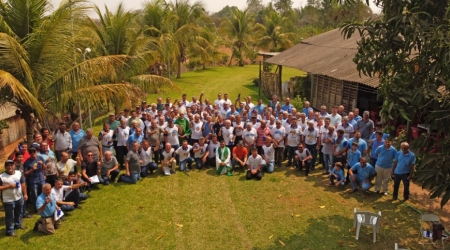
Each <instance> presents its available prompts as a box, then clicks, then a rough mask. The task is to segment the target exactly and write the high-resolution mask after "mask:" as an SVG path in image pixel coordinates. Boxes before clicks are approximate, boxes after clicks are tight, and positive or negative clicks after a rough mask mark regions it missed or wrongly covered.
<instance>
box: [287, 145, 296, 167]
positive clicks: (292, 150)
mask: <svg viewBox="0 0 450 250" xmlns="http://www.w3.org/2000/svg"><path fill="white" fill-rule="evenodd" d="M295 150H297V146H295V147H291V146H286V151H287V152H288V162H287V166H291V165H292V159H294V156H295Z"/></svg>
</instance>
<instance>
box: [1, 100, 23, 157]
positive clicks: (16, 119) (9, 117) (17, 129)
mask: <svg viewBox="0 0 450 250" xmlns="http://www.w3.org/2000/svg"><path fill="white" fill-rule="evenodd" d="M0 120H5V121H7V122H8V124H9V128H4V129H2V130H1V131H0V157H2V156H3V155H4V146H7V145H9V144H11V143H13V142H15V141H17V140H19V139H21V138H23V137H24V136H25V135H26V124H25V120H23V119H22V117H21V115H20V112H17V108H16V107H15V106H13V105H11V104H9V103H6V104H5V105H3V106H2V107H0Z"/></svg>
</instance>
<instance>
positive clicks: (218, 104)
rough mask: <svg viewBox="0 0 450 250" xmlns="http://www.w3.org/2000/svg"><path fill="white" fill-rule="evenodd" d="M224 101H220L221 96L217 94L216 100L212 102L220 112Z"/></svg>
mask: <svg viewBox="0 0 450 250" xmlns="http://www.w3.org/2000/svg"><path fill="white" fill-rule="evenodd" d="M223 102H224V100H223V99H222V94H221V93H219V94H217V100H215V101H214V105H216V106H217V108H218V109H219V110H220V109H221V108H222V107H223Z"/></svg>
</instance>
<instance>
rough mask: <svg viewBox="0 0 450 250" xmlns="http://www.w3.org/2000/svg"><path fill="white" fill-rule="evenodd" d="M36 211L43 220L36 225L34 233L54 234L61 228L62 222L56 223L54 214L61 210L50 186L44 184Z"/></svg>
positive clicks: (57, 221)
mask: <svg viewBox="0 0 450 250" xmlns="http://www.w3.org/2000/svg"><path fill="white" fill-rule="evenodd" d="M36 209H37V212H38V214H39V215H40V216H41V219H40V220H39V221H37V222H36V224H34V228H33V231H39V232H43V233H44V234H54V233H55V229H58V228H60V227H61V220H56V221H55V215H54V214H55V212H56V211H58V210H60V208H59V207H58V205H57V204H56V199H55V196H53V194H52V186H51V185H50V184H44V185H43V186H42V193H41V194H40V195H39V196H38V197H37V200H36Z"/></svg>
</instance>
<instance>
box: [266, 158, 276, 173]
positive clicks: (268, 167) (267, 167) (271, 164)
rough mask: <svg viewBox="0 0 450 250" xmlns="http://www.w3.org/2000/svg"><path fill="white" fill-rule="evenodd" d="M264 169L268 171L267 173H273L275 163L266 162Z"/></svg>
mask: <svg viewBox="0 0 450 250" xmlns="http://www.w3.org/2000/svg"><path fill="white" fill-rule="evenodd" d="M263 167H264V168H265V169H266V170H267V173H272V172H273V170H274V168H275V161H269V162H265V164H264V166H263Z"/></svg>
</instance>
